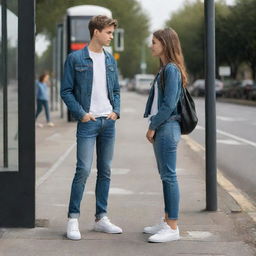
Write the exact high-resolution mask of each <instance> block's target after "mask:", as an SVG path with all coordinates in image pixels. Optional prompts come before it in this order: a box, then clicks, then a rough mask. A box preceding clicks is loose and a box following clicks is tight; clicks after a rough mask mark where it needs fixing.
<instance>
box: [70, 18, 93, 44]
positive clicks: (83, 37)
mask: <svg viewBox="0 0 256 256" xmlns="http://www.w3.org/2000/svg"><path fill="white" fill-rule="evenodd" d="M90 19H91V17H74V18H71V21H70V22H71V31H70V32H71V42H72V43H73V42H81V43H82V42H84V43H85V42H89V41H90V32H89V29H88V24H89V21H90Z"/></svg>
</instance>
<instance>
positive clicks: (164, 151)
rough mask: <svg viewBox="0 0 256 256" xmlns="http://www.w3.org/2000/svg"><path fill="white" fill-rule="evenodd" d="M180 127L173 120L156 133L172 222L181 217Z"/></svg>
mask: <svg viewBox="0 0 256 256" xmlns="http://www.w3.org/2000/svg"><path fill="white" fill-rule="evenodd" d="M180 135H181V132H180V125H179V123H178V122H177V121H175V120H171V121H167V122H165V123H164V124H162V125H161V126H160V127H159V128H158V129H157V130H156V133H155V137H154V143H153V147H154V152H155V157H156V161H157V166H158V170H159V174H160V177H161V180H162V184H163V194H164V204H165V213H166V214H167V215H168V218H169V219H171V220H176V219H178V215H179V198H180V195H179V186H178V181H177V176H176V154H177V145H178V142H179V140H180Z"/></svg>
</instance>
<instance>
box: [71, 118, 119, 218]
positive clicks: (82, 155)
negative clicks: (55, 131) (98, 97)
mask: <svg viewBox="0 0 256 256" xmlns="http://www.w3.org/2000/svg"><path fill="white" fill-rule="evenodd" d="M96 120H97V121H92V120H91V121H89V122H86V123H82V122H78V126H77V164H76V173H75V176H74V179H73V183H72V188H71V195H70V203H69V211H68V217H69V218H78V217H79V215H80V203H81V200H82V197H83V192H84V188H85V184H86V180H87V178H88V176H89V174H90V171H91V167H92V161H93V152H94V145H95V142H96V153H97V170H98V172H97V182H96V188H95V195H96V214H95V217H96V219H101V218H102V217H103V216H105V215H106V214H107V203H108V193H109V186H110V174H111V162H112V158H113V152H114V143H115V121H114V120H112V119H106V118H105V117H99V118H96Z"/></svg>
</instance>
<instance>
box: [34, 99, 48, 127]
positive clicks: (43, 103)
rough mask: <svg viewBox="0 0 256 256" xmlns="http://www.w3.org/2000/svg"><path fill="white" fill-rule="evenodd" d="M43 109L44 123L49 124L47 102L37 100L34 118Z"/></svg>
mask: <svg viewBox="0 0 256 256" xmlns="http://www.w3.org/2000/svg"><path fill="white" fill-rule="evenodd" d="M43 107H44V111H45V117H46V121H47V122H50V111H49V105H48V100H37V110H36V118H37V117H38V116H39V114H40V113H41V112H42V110H43Z"/></svg>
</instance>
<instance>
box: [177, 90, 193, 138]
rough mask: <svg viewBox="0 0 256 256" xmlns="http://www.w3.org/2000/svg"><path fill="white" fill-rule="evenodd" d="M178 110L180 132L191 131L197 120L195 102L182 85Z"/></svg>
mask: <svg viewBox="0 0 256 256" xmlns="http://www.w3.org/2000/svg"><path fill="white" fill-rule="evenodd" d="M178 108H179V112H180V130H181V134H189V133H191V132H192V131H193V130H194V129H195V127H196V125H197V122H198V118H197V114H196V107H195V103H194V101H193V99H192V97H191V95H190V93H189V91H188V90H187V88H184V87H183V86H182V92H181V96H180V100H179V102H178Z"/></svg>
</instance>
